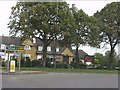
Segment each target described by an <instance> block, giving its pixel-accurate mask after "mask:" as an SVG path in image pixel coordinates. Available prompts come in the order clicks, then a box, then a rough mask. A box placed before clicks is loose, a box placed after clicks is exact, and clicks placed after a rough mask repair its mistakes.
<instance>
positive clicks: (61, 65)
mask: <svg viewBox="0 0 120 90" xmlns="http://www.w3.org/2000/svg"><path fill="white" fill-rule="evenodd" d="M56 68H67V64H66V63H64V62H56Z"/></svg>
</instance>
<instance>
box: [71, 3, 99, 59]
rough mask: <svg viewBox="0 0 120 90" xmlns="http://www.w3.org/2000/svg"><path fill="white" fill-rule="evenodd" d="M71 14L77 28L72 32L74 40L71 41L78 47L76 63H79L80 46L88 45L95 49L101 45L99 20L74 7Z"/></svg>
mask: <svg viewBox="0 0 120 90" xmlns="http://www.w3.org/2000/svg"><path fill="white" fill-rule="evenodd" d="M71 12H72V16H73V17H74V23H75V26H74V29H73V30H72V32H71V37H72V40H70V41H71V43H73V44H74V46H75V47H76V51H75V55H76V61H79V55H78V49H79V47H80V45H86V44H87V45H90V46H93V47H96V46H98V45H99V43H100V42H99V40H98V34H99V29H98V26H97V24H98V23H97V20H96V19H95V18H94V17H92V16H91V17H90V16H88V15H87V14H86V13H85V12H84V11H83V10H82V9H81V10H77V8H76V7H75V6H74V5H72V8H71Z"/></svg>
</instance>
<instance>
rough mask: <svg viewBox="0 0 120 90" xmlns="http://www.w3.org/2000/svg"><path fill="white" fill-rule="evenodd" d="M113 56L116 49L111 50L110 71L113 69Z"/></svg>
mask: <svg viewBox="0 0 120 90" xmlns="http://www.w3.org/2000/svg"><path fill="white" fill-rule="evenodd" d="M113 54H114V48H111V50H110V54H109V60H108V62H109V63H108V69H109V70H112V69H113Z"/></svg>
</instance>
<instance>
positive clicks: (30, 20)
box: [8, 2, 71, 67]
mask: <svg viewBox="0 0 120 90" xmlns="http://www.w3.org/2000/svg"><path fill="white" fill-rule="evenodd" d="M69 18H71V15H70V11H69V7H68V4H67V3H66V2H18V3H17V4H16V6H15V7H12V12H11V16H10V19H11V20H10V22H9V24H8V25H9V26H8V27H9V28H10V35H11V36H16V35H17V34H19V35H20V36H21V37H29V38H38V39H40V40H42V41H43V43H44V46H43V60H44V64H43V66H44V67H45V63H46V59H47V58H46V54H47V53H46V52H47V46H48V45H49V44H50V43H51V42H52V41H53V40H54V39H55V38H56V37H59V36H60V35H61V33H62V32H63V31H64V29H63V28H64V26H65V27H67V26H69V25H70V24H69V23H70V21H69V20H70V19H69Z"/></svg>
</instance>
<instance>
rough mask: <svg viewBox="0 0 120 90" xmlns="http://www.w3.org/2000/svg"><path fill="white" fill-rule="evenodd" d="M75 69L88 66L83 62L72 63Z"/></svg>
mask: <svg viewBox="0 0 120 90" xmlns="http://www.w3.org/2000/svg"><path fill="white" fill-rule="evenodd" d="M70 65H71V66H72V67H73V68H81V69H83V68H86V64H84V63H82V62H81V61H79V62H76V61H72V62H71V64H70Z"/></svg>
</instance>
